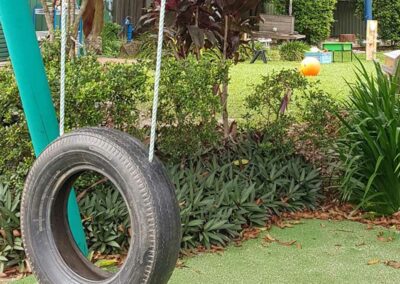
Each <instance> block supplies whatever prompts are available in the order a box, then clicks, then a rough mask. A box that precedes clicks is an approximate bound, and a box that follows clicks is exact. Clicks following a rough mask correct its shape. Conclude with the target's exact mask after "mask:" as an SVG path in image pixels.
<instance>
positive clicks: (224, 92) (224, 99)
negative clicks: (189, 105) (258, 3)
mask: <svg viewBox="0 0 400 284" xmlns="http://www.w3.org/2000/svg"><path fill="white" fill-rule="evenodd" d="M228 31H229V16H228V15H226V16H225V35H224V53H223V62H224V63H226V60H227V51H228ZM228 83H229V73H228V72H227V74H226V78H225V80H224V82H223V83H222V93H221V105H222V123H223V126H224V138H225V139H227V138H229V134H230V133H229V113H228Z"/></svg>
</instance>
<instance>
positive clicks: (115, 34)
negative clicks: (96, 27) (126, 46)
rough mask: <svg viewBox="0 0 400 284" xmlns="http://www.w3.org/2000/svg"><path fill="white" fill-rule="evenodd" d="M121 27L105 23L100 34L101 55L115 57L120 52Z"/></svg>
mask: <svg viewBox="0 0 400 284" xmlns="http://www.w3.org/2000/svg"><path fill="white" fill-rule="evenodd" d="M121 31H122V27H121V26H120V25H118V24H115V23H106V24H105V25H104V27H103V31H102V33H101V38H102V42H103V54H104V55H105V56H111V57H116V56H118V55H119V54H120V52H121V47H122V40H121V39H120V33H121Z"/></svg>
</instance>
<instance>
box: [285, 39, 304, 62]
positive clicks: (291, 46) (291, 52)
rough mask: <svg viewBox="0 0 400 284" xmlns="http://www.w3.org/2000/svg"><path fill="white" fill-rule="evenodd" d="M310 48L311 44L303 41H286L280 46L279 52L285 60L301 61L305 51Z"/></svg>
mask: <svg viewBox="0 0 400 284" xmlns="http://www.w3.org/2000/svg"><path fill="white" fill-rule="evenodd" d="M308 50H310V46H309V45H308V44H306V43H304V42H302V41H292V42H288V43H284V44H282V45H281V46H280V47H279V54H280V56H281V59H282V60H285V61H301V60H302V59H303V58H304V53H305V52H306V51H308Z"/></svg>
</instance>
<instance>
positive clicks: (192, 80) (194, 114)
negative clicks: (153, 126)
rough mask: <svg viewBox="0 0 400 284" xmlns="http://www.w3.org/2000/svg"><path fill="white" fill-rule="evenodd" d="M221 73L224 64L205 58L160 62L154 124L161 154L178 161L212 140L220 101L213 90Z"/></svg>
mask: <svg viewBox="0 0 400 284" xmlns="http://www.w3.org/2000/svg"><path fill="white" fill-rule="evenodd" d="M225 72H227V68H226V66H225V65H220V64H218V63H215V62H210V61H209V60H206V59H201V60H196V59H195V58H194V57H189V58H187V59H184V60H176V59H174V58H172V59H171V58H169V59H166V60H165V61H164V63H163V73H162V78H161V84H160V86H161V87H160V106H159V123H158V133H159V142H158V148H159V150H160V152H161V153H162V156H164V157H165V158H166V157H168V158H169V159H172V160H174V161H180V160H182V159H185V158H186V157H187V156H189V155H191V154H193V153H195V152H197V151H198V149H199V148H201V147H202V146H204V145H210V144H212V143H213V142H215V141H216V139H217V138H218V132H217V126H218V123H217V119H216V113H217V112H218V111H219V110H220V103H219V98H218V96H217V95H216V93H215V91H214V90H215V87H216V86H217V87H218V86H219V84H220V83H221V81H222V80H223V78H224V76H225V75H224V74H225Z"/></svg>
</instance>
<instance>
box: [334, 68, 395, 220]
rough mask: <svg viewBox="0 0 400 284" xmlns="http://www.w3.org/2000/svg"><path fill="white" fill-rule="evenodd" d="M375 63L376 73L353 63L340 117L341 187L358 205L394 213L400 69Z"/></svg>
mask: <svg viewBox="0 0 400 284" xmlns="http://www.w3.org/2000/svg"><path fill="white" fill-rule="evenodd" d="M375 65H376V75H372V74H369V73H368V72H367V71H366V69H365V68H364V66H363V65H362V64H361V67H360V68H358V72H357V82H356V84H354V85H351V86H350V87H351V96H350V102H349V105H348V106H349V110H350V112H349V115H348V116H347V117H343V116H342V117H341V120H342V122H343V125H344V128H345V130H346V132H347V133H346V135H345V138H344V139H343V141H341V143H340V147H339V148H340V153H341V158H342V161H343V165H344V172H345V174H344V179H343V184H342V193H343V198H344V199H345V200H350V201H353V202H356V203H358V205H359V208H363V209H366V210H371V211H374V212H376V213H379V214H393V213H394V212H397V211H399V209H400V98H399V82H400V72H399V71H400V69H399V70H398V72H397V74H396V75H395V76H388V75H387V74H385V73H384V72H383V71H382V68H381V66H380V65H379V64H378V63H376V64H375Z"/></svg>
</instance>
